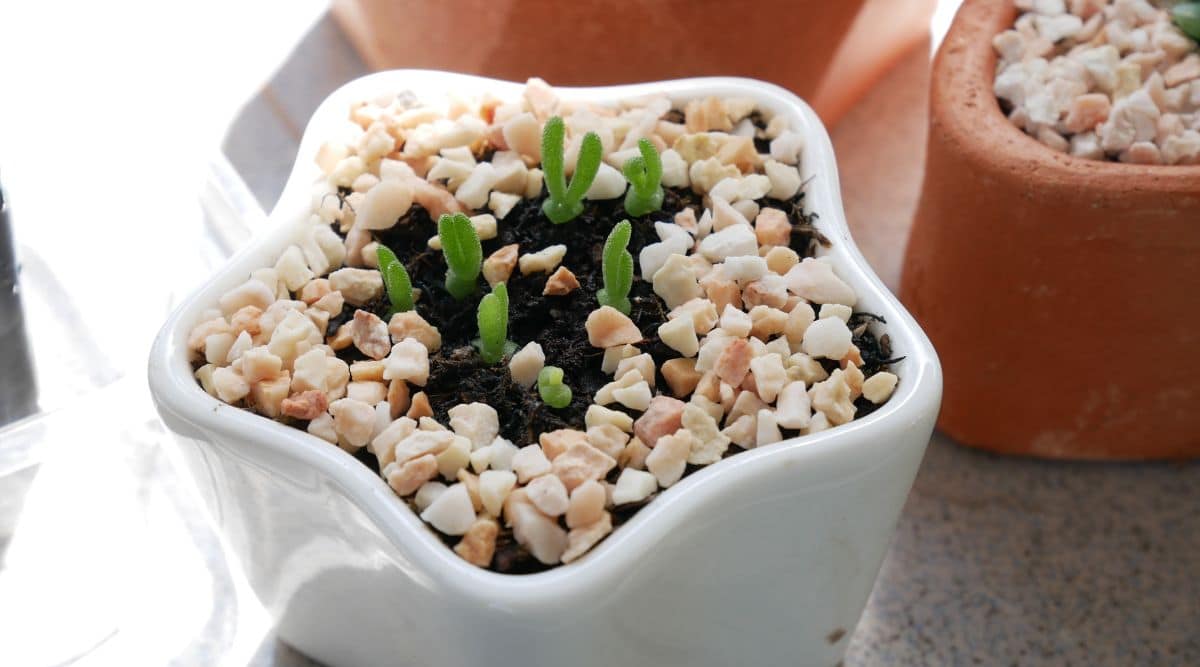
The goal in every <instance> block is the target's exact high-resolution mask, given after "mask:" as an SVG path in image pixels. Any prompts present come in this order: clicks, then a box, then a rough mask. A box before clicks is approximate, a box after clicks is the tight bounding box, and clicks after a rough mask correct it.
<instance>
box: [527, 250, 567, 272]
mask: <svg viewBox="0 0 1200 667" xmlns="http://www.w3.org/2000/svg"><path fill="white" fill-rule="evenodd" d="M566 256H567V246H565V245H562V244H557V245H552V246H549V247H546V248H543V249H541V250H539V251H537V252H530V253H525V254H524V255H521V256H520V258H519V259H518V260H517V263H518V264H519V265H520V267H521V275H526V276H527V275H529V274H531V273H550V272H551V271H553V270H554V267H556V266H558V265H559V263H560V262H562V260H563V257H566Z"/></svg>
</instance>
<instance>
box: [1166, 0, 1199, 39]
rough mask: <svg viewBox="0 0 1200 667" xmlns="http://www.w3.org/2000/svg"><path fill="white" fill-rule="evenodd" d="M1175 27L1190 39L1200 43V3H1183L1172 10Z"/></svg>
mask: <svg viewBox="0 0 1200 667" xmlns="http://www.w3.org/2000/svg"><path fill="white" fill-rule="evenodd" d="M1171 17H1172V18H1173V19H1174V20H1175V25H1177V26H1179V29H1180V30H1182V31H1183V32H1184V34H1186V35H1187V36H1188V37H1191V38H1192V39H1194V40H1196V41H1197V42H1200V2H1181V3H1179V4H1177V5H1175V6H1174V7H1172V8H1171Z"/></svg>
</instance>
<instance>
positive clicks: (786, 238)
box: [754, 207, 792, 247]
mask: <svg viewBox="0 0 1200 667" xmlns="http://www.w3.org/2000/svg"><path fill="white" fill-rule="evenodd" d="M754 235H755V236H756V237H757V238H758V244H759V245H760V246H783V247H786V246H787V245H788V244H789V243H790V242H791V240H792V223H790V222H788V218H787V214H786V213H784V212H783V211H781V210H779V209H777V208H770V207H767V208H764V209H762V210H761V211H759V212H758V217H756V218H755V219H754Z"/></svg>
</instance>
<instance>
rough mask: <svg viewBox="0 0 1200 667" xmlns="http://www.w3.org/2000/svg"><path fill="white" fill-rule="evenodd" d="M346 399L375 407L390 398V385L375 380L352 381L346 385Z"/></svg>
mask: <svg viewBox="0 0 1200 667" xmlns="http://www.w3.org/2000/svg"><path fill="white" fill-rule="evenodd" d="M346 397H347V398H353V399H355V401H361V402H364V403H366V404H368V405H374V404H377V403H380V402H383V401H384V399H385V398H386V397H388V385H386V384H384V383H377V381H374V380H367V381H350V383H348V384H347V385H346Z"/></svg>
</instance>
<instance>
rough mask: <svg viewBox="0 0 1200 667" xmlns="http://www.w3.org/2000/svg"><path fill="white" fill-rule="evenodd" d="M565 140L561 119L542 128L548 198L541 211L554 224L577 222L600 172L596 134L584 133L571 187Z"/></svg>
mask: <svg viewBox="0 0 1200 667" xmlns="http://www.w3.org/2000/svg"><path fill="white" fill-rule="evenodd" d="M565 137H566V127H565V126H564V125H563V120H562V118H560V117H558V116H553V117H551V118H550V119H548V120H547V121H546V126H545V127H544V128H543V129H542V173H543V174H544V177H545V180H546V192H547V193H548V196H547V197H546V201H545V202H543V203H542V212H543V213H544V214H545V215H546V217H547V218H549V219H550V222H553V223H555V224H562V223H564V222H568V221H570V220H574V219H575V218H577V217H579V214H580V213H583V196H584V195H585V194H587V191H588V188H590V187H592V182H593V181H595V180H596V174H597V173H599V171H600V158H601V157H602V150H603V147H602V146H601V144H600V137H599V136H598V135H597V134H596V133H595V132H588V133H587V134H585V135H584V136H583V143H582V144H581V145H580V147H579V159H578V160H577V161H576V162H575V174H574V175H573V176H572V177H571V183H570V185H568V184H567V179H566V175H565V173H566V172H565V171H564V158H563V141H564V139H565Z"/></svg>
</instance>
